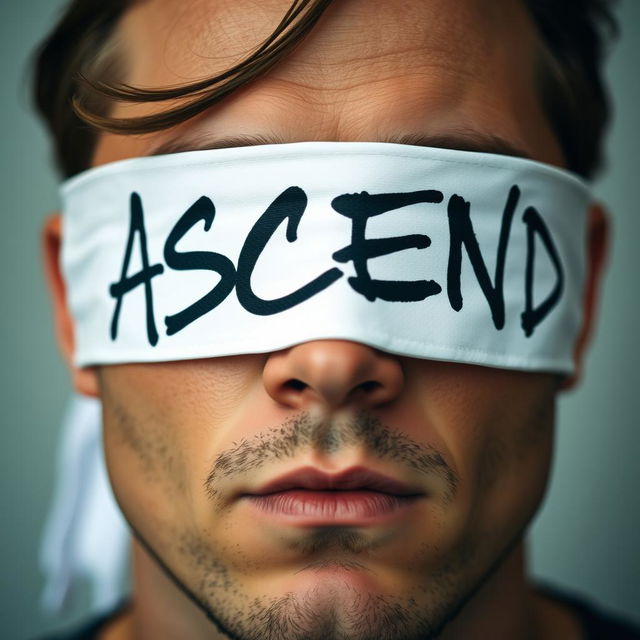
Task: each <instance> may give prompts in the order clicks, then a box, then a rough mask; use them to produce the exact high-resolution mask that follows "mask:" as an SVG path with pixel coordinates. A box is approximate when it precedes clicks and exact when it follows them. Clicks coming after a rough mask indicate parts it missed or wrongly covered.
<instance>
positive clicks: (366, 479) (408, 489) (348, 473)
mask: <svg viewBox="0 0 640 640" xmlns="http://www.w3.org/2000/svg"><path fill="white" fill-rule="evenodd" d="M290 489H307V490H312V491H331V490H333V491H349V490H350V491H357V490H360V491H377V492H379V493H387V494H389V495H395V496H415V495H421V494H422V493H423V491H421V490H420V489H418V488H416V487H412V486H410V485H408V484H405V483H404V482H401V481H399V480H395V479H394V478H390V477H389V476H386V475H384V474H382V473H378V472H377V471H372V470H371V469H367V468H365V467H351V468H350V469H345V470H344V471H341V472H338V473H326V472H325V471H321V470H320V469H316V468H315V467H303V468H301V469H295V470H294V471H291V472H289V473H285V474H284V475H282V476H280V477H278V478H275V479H274V480H271V481H270V482H267V483H266V484H265V485H263V486H261V487H260V488H258V489H257V490H255V491H252V492H251V495H259V496H261V495H267V494H270V493H278V492H280V491H288V490H290Z"/></svg>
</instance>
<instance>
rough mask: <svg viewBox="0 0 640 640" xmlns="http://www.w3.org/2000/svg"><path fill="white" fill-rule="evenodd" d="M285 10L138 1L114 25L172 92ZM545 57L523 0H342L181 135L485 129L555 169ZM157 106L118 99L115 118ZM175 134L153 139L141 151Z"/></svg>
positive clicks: (229, 58) (130, 70)
mask: <svg viewBox="0 0 640 640" xmlns="http://www.w3.org/2000/svg"><path fill="white" fill-rule="evenodd" d="M290 5H291V2H290V0H267V1H264V0H260V1H252V0H142V1H140V2H137V3H136V4H135V5H134V6H133V7H132V8H131V9H130V10H129V11H128V12H127V13H126V14H125V17H124V19H123V20H122V22H121V24H120V25H119V29H118V36H119V39H120V46H121V48H122V50H124V51H125V61H126V62H125V65H124V66H125V73H126V76H125V80H126V81H127V82H128V83H130V84H132V85H134V86H143V87H149V86H152V87H166V86H171V85H176V84H184V83H187V82H191V81H195V80H201V79H202V78H204V77H211V76H213V75H215V74H217V73H220V72H222V71H225V70H227V69H228V68H229V67H230V66H232V65H233V64H236V63H238V62H240V61H241V60H242V59H243V58H245V57H246V56H247V55H249V54H250V53H251V52H252V51H253V50H254V49H255V48H256V46H257V45H258V44H259V43H261V42H262V41H263V40H264V39H265V38H267V37H268V36H269V35H270V34H271V33H272V31H273V30H274V29H275V27H276V26H277V25H278V23H279V21H280V20H281V19H282V17H283V16H284V14H285V13H286V11H287V10H288V9H289V7H290ZM537 52H538V40H537V36H536V33H535V30H534V28H533V26H532V23H531V21H530V19H529V16H528V14H527V12H526V10H525V9H524V7H523V6H522V3H521V1H520V0H456V2H451V0H397V1H394V2H388V1H380V0H337V1H335V2H334V3H333V4H332V5H331V6H330V7H329V9H328V10H327V11H326V13H325V14H324V15H323V17H322V18H321V20H320V21H319V23H318V24H317V25H316V27H315V28H314V30H313V31H312V32H311V33H310V35H309V36H308V37H307V38H306V39H305V41H304V42H303V43H302V44H301V46H298V47H297V48H296V49H295V51H294V52H293V53H292V54H291V55H289V56H287V57H286V58H285V59H283V60H282V61H281V62H280V63H279V64H278V65H277V66H276V67H275V68H274V69H273V70H271V71H270V72H269V73H268V74H266V75H265V76H264V77H262V78H261V79H259V80H257V81H254V82H253V83H252V84H251V85H250V86H249V87H248V88H246V89H243V90H242V91H240V92H238V93H237V94H235V95H234V96H233V97H232V98H231V99H227V100H225V101H224V102H223V103H222V104H221V105H219V106H216V107H214V108H213V109H211V110H210V111H209V112H207V113H205V114H203V116H201V117H198V118H196V119H195V120H192V121H190V122H189V123H187V124H186V125H182V126H181V127H179V128H178V132H177V133H178V135H190V136H192V137H193V136H196V137H197V136H198V135H200V134H201V133H202V132H203V131H206V133H207V135H212V136H225V137H229V136H230V135H231V136H233V135H238V134H240V135H256V136H267V137H274V138H277V139H280V140H283V141H297V140H314V139H319V140H385V139H388V138H398V137H399V136H402V135H411V134H427V135H431V136H434V137H437V136H438V135H444V136H448V134H450V133H451V132H452V131H454V132H471V133H473V132H474V131H479V132H481V133H483V134H485V135H487V136H498V137H500V138H503V139H506V140H508V141H509V142H510V143H511V144H512V146H514V147H518V148H521V149H523V150H524V151H525V152H526V153H527V154H528V155H531V156H532V157H535V158H537V159H540V160H544V161H547V162H551V163H555V164H559V163H560V162H561V160H560V156H559V151H558V149H557V146H556V144H555V141H554V139H553V136H552V135H551V133H550V130H549V127H548V125H547V123H546V120H545V117H544V114H543V113H542V108H541V105H540V101H539V97H538V95H537V92H536V87H535V84H536V83H535V77H536V64H537V63H536V60H537ZM164 106H166V105H164ZM157 108H158V107H157V106H155V105H154V106H149V105H135V106H134V107H131V106H127V107H122V106H121V107H119V109H120V113H118V112H116V115H141V114H142V113H150V112H151V111H153V110H154V109H157ZM175 135H176V131H170V132H160V133H158V134H154V135H153V136H152V137H151V138H152V139H151V140H149V139H145V140H146V141H147V142H148V143H149V146H147V147H146V148H143V147H144V144H143V143H140V144H139V145H138V147H137V149H136V151H135V152H133V153H132V155H139V154H141V153H145V152H148V149H149V148H151V147H153V146H157V144H158V141H159V142H160V143H162V141H163V139H166V138H167V137H171V136H173V137H175ZM145 144H146V143H145ZM107 146H109V145H107ZM133 146H135V145H133ZM129 148H132V145H131V144H129ZM99 151H100V148H99ZM110 159H111V158H110Z"/></svg>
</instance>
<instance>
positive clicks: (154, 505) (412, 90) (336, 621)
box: [45, 0, 606, 640]
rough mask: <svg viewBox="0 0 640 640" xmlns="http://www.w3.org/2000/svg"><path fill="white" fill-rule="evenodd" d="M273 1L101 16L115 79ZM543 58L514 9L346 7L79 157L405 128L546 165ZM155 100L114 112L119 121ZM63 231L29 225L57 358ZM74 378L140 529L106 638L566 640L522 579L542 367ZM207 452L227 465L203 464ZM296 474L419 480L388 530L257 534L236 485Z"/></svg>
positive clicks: (544, 476)
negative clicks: (298, 38)
mask: <svg viewBox="0 0 640 640" xmlns="http://www.w3.org/2000/svg"><path fill="white" fill-rule="evenodd" d="M287 7H288V2H287V1H286V0H273V1H268V2H262V1H261V2H260V3H255V2H250V1H249V0H233V2H231V1H224V0H189V1H186V0H185V1H183V2H171V1H169V0H146V1H145V2H141V3H139V4H137V5H136V6H135V8H133V9H130V10H129V11H128V12H127V13H126V15H125V17H124V19H123V21H122V22H121V24H120V25H119V26H118V29H117V36H118V38H117V46H118V47H119V48H120V49H121V51H122V52H123V55H124V58H123V59H124V62H125V64H124V68H125V70H126V78H125V79H126V81H127V82H130V83H131V84H134V85H144V86H167V85H171V84H175V83H181V82H185V81H189V80H194V79H197V78H200V77H202V76H205V75H212V74H213V73H215V72H217V71H221V70H223V69H225V68H227V67H228V66H230V65H231V64H233V63H234V62H236V61H237V60H238V59H240V58H241V57H242V56H243V55H244V54H245V53H246V52H247V51H248V50H249V49H250V48H251V47H253V46H255V44H256V43H257V42H259V41H260V40H261V39H263V38H264V37H266V36H267V35H269V33H270V32H271V30H272V29H273V27H274V26H275V25H276V24H277V22H278V20H279V19H280V17H281V16H282V14H283V13H284V12H285V10H286V8H287ZM539 59H540V44H539V41H538V39H537V36H536V33H535V31H534V28H533V26H532V24H531V22H530V20H529V17H528V15H527V13H526V11H525V10H524V8H523V7H522V6H521V4H520V2H518V1H517V0H491V1H489V2H487V1H486V0H482V1H480V0H458V1H457V2H455V3H452V2H449V1H448V0H428V1H427V0H420V1H418V0H415V1H406V2H393V3H390V2H382V1H377V0H344V1H342V2H338V3H336V5H335V6H332V7H331V8H330V10H329V11H328V12H327V13H326V15H325V16H324V17H323V19H322V21H321V22H320V23H319V25H318V28H317V29H316V30H314V31H313V32H312V34H311V36H310V37H309V38H308V39H307V40H306V41H305V42H304V43H303V44H302V45H301V46H300V47H299V48H298V49H296V51H295V53H294V55H293V56H291V57H290V58H288V59H287V60H286V61H284V62H283V63H282V64H280V65H279V66H278V67H277V68H276V69H275V70H273V71H272V72H271V73H270V74H269V75H268V76H265V77H264V78H263V79H261V80H259V81H257V82H255V83H254V84H252V85H251V86H249V87H247V88H245V89H243V90H242V91H240V92H238V93H237V94H236V95H234V96H233V97H232V98H230V99H227V100H226V101H225V102H224V103H223V104H221V105H219V106H217V107H215V108H213V109H211V110H209V111H207V112H206V113H204V114H202V115H201V116H199V117H197V118H195V119H193V120H191V121H189V122H188V123H185V124H183V125H180V126H179V127H175V128H173V129H171V130H168V131H162V132H158V133H154V134H150V135H147V136H128V137H125V136H116V135H113V134H101V135H100V138H99V143H98V147H97V150H96V153H95V158H94V163H93V164H94V165H95V166H98V165H101V164H104V163H107V162H112V161H114V160H119V159H123V158H126V157H135V156H142V155H148V154H150V153H153V152H154V151H155V150H156V149H157V148H158V147H159V146H162V145H166V144H171V145H173V146H174V147H182V148H193V147H194V146H196V145H199V144H202V143H203V141H210V140H213V139H215V138H221V137H228V136H235V135H246V134H249V135H258V136H276V137H277V138H279V139H281V140H282V141H287V142H288V141H300V140H367V141H371V140H384V139H387V138H389V137H392V136H393V137H398V136H401V135H407V134H421V135H428V136H434V137H440V138H453V139H455V140H457V141H458V143H459V144H458V146H460V147H469V146H471V147H474V145H475V146H477V145H476V144H475V143H474V138H475V137H476V136H477V134H484V135H491V136H499V137H500V138H502V139H503V140H505V141H507V142H508V143H509V144H511V145H512V146H513V147H515V148H518V149H520V150H522V151H523V152H524V153H526V154H527V155H529V156H530V157H532V158H534V159H537V160H540V161H543V162H547V163H550V164H554V165H557V166H563V162H564V160H563V157H562V153H561V151H560V149H559V146H558V144H557V141H556V139H555V137H554V135H553V132H552V131H551V129H550V126H549V124H548V122H547V120H546V118H545V115H544V113H543V110H542V106H541V104H540V100H539V97H538V95H537V92H536V83H535V78H536V77H537V73H538V64H539ZM154 108H157V107H153V106H151V107H150V106H149V105H135V106H133V107H132V106H126V107H125V106H122V105H120V106H118V107H116V113H119V114H122V115H139V114H142V113H149V112H151V110H152V109H154ZM590 216H591V217H590V225H589V228H590V236H589V248H590V251H589V256H590V263H591V269H590V271H589V282H588V286H587V295H586V297H585V327H584V330H583V334H582V336H581V339H580V341H579V347H578V349H577V351H576V359H577V360H580V358H581V356H582V351H583V349H584V345H585V343H586V336H587V334H588V333H589V328H590V324H591V317H592V314H593V306H594V304H595V298H596V296H595V292H596V288H597V286H596V285H597V280H598V274H599V272H600V267H601V263H602V254H603V246H604V241H605V234H606V226H605V223H604V220H603V216H602V212H601V210H600V209H598V208H594V209H592V211H591V214H590ZM59 243H60V229H59V222H58V221H57V220H53V221H51V222H50V223H49V225H48V227H47V230H46V233H45V248H46V253H47V256H48V264H49V281H50V284H51V289H52V291H53V296H54V304H55V309H56V319H57V326H58V335H59V339H60V342H61V344H62V347H63V350H64V352H65V354H66V355H67V357H68V358H69V359H71V356H72V354H73V323H72V320H71V318H70V317H69V314H68V312H67V309H66V307H65V303H64V285H63V284H62V280H61V277H60V274H59V272H58V271H57V253H58V250H59ZM72 373H73V376H74V382H75V385H76V387H77V388H78V389H79V390H80V391H81V392H83V393H88V394H93V395H99V396H100V398H101V399H102V402H103V407H104V425H105V431H104V437H105V450H106V455H107V463H108V468H109V473H110V477H111V481H112V484H113V488H114V491H115V494H116V497H117V499H118V502H119V504H120V506H121V508H122V510H123V512H124V514H125V516H126V517H127V519H128V521H129V522H130V524H131V526H132V528H133V530H134V531H135V533H136V537H137V540H138V542H137V543H136V548H135V553H134V567H135V582H136V590H135V594H136V596H135V600H134V605H133V607H132V608H131V609H130V610H129V611H128V612H127V614H126V615H123V616H121V617H120V618H119V619H118V620H116V621H115V622H114V623H113V624H112V625H111V626H109V627H107V628H106V629H105V632H104V635H103V637H106V638H140V639H142V638H154V639H157V638H160V639H163V638H185V637H188V638H196V639H197V638H211V639H216V638H224V637H232V638H239V639H241V640H258V639H259V638H260V639H274V640H275V639H280V638H281V639H282V640H285V639H287V640H297V639H300V640H302V639H305V640H315V639H320V638H323V639H324V640H343V639H347V638H349V639H351V640H369V639H373V638H377V639H385V640H386V639H389V640H400V639H402V640H418V639H423V638H429V637H435V636H436V635H437V634H438V633H440V635H438V637H440V638H444V639H445V640H449V639H457V638H464V639H465V640H473V639H475V638H478V639H480V638H487V637H491V638H505V639H507V638H514V639H515V638H555V637H557V638H564V639H567V638H578V637H580V632H579V629H578V626H577V622H576V621H575V620H574V619H573V617H572V615H571V613H570V612H568V611H565V610H563V609H562V608H561V607H560V606H558V605H557V604H555V603H553V602H551V601H548V600H545V599H543V598H542V597H541V596H539V595H537V594H535V592H534V591H533V590H532V589H531V587H530V586H529V585H528V583H527V580H526V577H525V554H524V548H523V541H522V539H523V533H524V531H525V530H526V527H527V525H528V523H529V522H530V520H531V518H532V517H533V515H534V514H535V512H536V511H537V509H538V507H539V505H540V502H541V500H542V497H543V495H544V491H545V488H546V484H547V480H548V472H549V466H550V460H551V454H552V440H553V429H554V405H555V401H556V397H557V393H558V389H559V386H560V381H559V379H558V378H557V377H556V376H554V375H551V374H545V373H522V372H515V371H507V370H500V369H489V368H484V367H479V366H469V365H463V364H455V363H445V362H432V361H428V360H417V359H412V358H405V357H397V356H393V355H389V354H385V353H383V352H380V351H377V350H374V349H372V348H369V347H367V346H365V345H362V344H357V343H351V342H346V341H331V340H323V341H313V342H307V343H304V344H300V345H296V346H294V347H292V348H290V349H287V350H284V351H279V352H276V353H271V354H266V355H248V356H236V357H228V358H215V359H207V360H198V361H189V362H168V363H155V364H127V365H115V366H105V367H99V368H95V369H90V370H89V369H85V370H76V369H73V367H72ZM292 380H296V381H300V382H302V383H303V384H296V385H292V384H291V381H292ZM371 383H375V384H371ZM372 434H373V435H377V436H380V437H378V438H377V439H376V438H373V437H372ZM240 442H246V443H248V445H249V447H248V454H247V457H246V460H245V462H246V464H245V465H244V466H243V465H240V464H239V461H238V459H237V457H235V458H234V450H235V449H236V447H237V445H238V443H240ZM292 443H293V444H292ZM401 445H404V446H405V449H402V448H401ZM406 445H411V447H413V450H414V451H418V452H420V453H421V454H423V455H426V456H431V458H429V459H431V460H433V459H435V457H436V456H437V457H438V459H439V460H440V461H441V463H440V464H439V466H434V465H432V466H430V467H428V468H427V470H426V471H425V470H424V469H422V470H421V469H420V468H419V465H418V464H417V462H416V457H415V456H413V457H412V456H407V455H403V454H402V451H405V450H406ZM265 452H270V453H266V454H265ZM225 459H226V460H231V463H232V464H231V472H230V473H229V474H227V475H224V474H221V473H217V474H216V473H215V471H214V473H213V474H212V470H215V469H216V463H218V468H219V466H220V463H221V461H223V460H225ZM305 464H310V465H313V466H316V467H318V468H322V469H324V470H327V471H332V470H338V469H344V468H346V467H349V466H352V465H356V464H363V465H365V466H368V467H370V468H373V469H376V470H378V471H381V472H384V473H386V474H388V475H391V476H393V477H395V478H398V479H400V480H404V481H406V482H410V483H412V484H415V485H417V486H419V487H420V488H421V489H422V490H424V492H425V493H427V494H428V499H425V500H423V501H422V502H421V504H420V506H419V507H417V508H416V509H414V510H413V511H412V512H411V515H410V516H408V517H407V518H406V519H404V520H402V521H400V522H399V523H398V522H397V523H393V524H391V525H384V526H375V527H365V528H357V529H356V528H349V527H327V528H324V529H322V530H319V528H314V529H309V528H306V529H295V530H293V529H290V528H283V527H281V526H275V525H265V526H260V527H257V526H256V521H255V518H254V517H253V514H252V512H251V511H250V510H249V509H248V508H247V506H246V504H244V503H243V502H242V501H238V500H237V499H236V498H235V496H236V495H237V492H238V491H242V490H246V489H247V488H251V487H256V486H258V485H260V484H262V483H264V482H265V481H267V480H269V479H272V478H274V477H276V476H279V475H281V474H282V473H284V472H286V471H289V470H291V469H294V468H297V467H300V466H302V465H305ZM208 478H209V480H208V481H207V479H208ZM203 613H205V614H206V615H207V616H208V618H207V617H205V615H203ZM212 622H213V624H212ZM225 634H227V635H225Z"/></svg>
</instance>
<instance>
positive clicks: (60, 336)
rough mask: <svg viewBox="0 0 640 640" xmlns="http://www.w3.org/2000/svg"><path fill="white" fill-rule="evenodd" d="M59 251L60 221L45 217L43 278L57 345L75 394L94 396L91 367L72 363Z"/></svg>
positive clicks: (72, 346)
mask: <svg viewBox="0 0 640 640" xmlns="http://www.w3.org/2000/svg"><path fill="white" fill-rule="evenodd" d="M61 248H62V220H61V217H60V215H59V214H55V215H52V216H50V217H49V218H47V220H46V221H45V223H44V227H43V229H42V253H43V258H44V270H45V276H46V279H47V285H48V288H49V293H50V295H51V301H52V303H53V316H54V321H55V328H56V338H57V341H58V346H59V347H60V350H61V351H62V354H63V355H64V358H65V360H66V362H67V366H68V368H69V371H70V372H71V378H72V381H73V386H74V388H75V390H76V391H77V392H78V393H81V394H83V395H87V396H97V395H98V384H97V379H96V374H95V371H94V370H93V369H91V368H88V367H87V368H79V367H76V366H75V364H74V363H73V357H74V351H75V341H74V325H73V318H72V316H71V312H70V310H69V307H68V305H67V296H66V287H65V283H64V278H63V276H62V270H61V268H60V250H61Z"/></svg>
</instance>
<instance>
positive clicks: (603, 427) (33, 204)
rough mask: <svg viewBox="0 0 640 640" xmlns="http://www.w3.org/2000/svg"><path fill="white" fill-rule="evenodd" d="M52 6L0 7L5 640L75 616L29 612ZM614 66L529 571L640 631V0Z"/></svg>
mask: <svg viewBox="0 0 640 640" xmlns="http://www.w3.org/2000/svg"><path fill="white" fill-rule="evenodd" d="M63 4H64V3H63V2H62V1H61V0H29V2H8V0H2V2H1V3H0V65H2V66H1V73H0V77H1V78H2V81H3V83H4V86H3V90H2V104H1V105H0V118H1V121H2V125H3V130H2V138H1V148H0V154H1V163H2V165H1V169H2V170H1V173H0V182H1V188H0V196H1V198H2V222H1V225H2V226H1V228H2V234H1V235H0V248H1V250H0V274H1V280H0V286H1V291H0V296H1V298H0V300H2V303H1V307H0V309H1V311H0V339H1V341H2V342H1V350H0V358H2V367H1V370H0V376H1V378H0V380H1V382H0V394H1V395H0V415H1V416H2V418H1V419H2V446H1V448H0V455H1V465H0V474H1V476H0V491H1V495H0V498H1V502H0V506H1V513H2V516H1V520H0V522H1V525H0V536H1V537H0V562H1V574H0V581H1V582H0V637H1V638H3V639H14V638H15V639H18V640H24V639H26V638H30V637H33V636H34V635H36V634H40V633H42V632H43V631H46V630H49V629H54V628H59V627H60V626H64V625H65V624H67V623H69V622H74V621H76V620H78V619H79V617H81V616H82V614H83V611H84V607H85V606H86V603H83V602H77V603H76V604H75V606H74V607H73V608H72V610H71V611H70V612H68V613H67V614H66V615H65V616H64V617H60V618H56V619H52V618H47V617H45V616H44V615H43V614H41V613H40V612H39V610H38V606H37V601H38V597H39V591H40V589H41V586H42V578H41V576H40V573H39V570H38V565H37V548H38V542H39V536H40V531H41V528H42V524H43V520H44V517H45V514H46V510H47V506H48V501H49V499H50V493H51V486H52V477H53V452H54V450H55V446H56V434H57V430H58V425H59V421H60V417H61V414H62V410H63V406H64V403H65V399H66V397H67V394H68V389H69V386H68V378H67V374H66V371H65V369H64V367H63V365H62V363H61V360H60V358H59V357H58V353H57V350H56V347H55V343H54V339H53V332H52V329H51V323H50V316H49V306H48V301H47V297H46V293H45V289H44V284H43V279H42V275H41V272H42V269H41V260H40V255H39V230H40V226H41V223H42V220H43V217H44V215H45V214H46V213H47V212H50V211H52V210H53V209H55V207H56V202H57V196H56V178H55V175H54V173H53V170H52V166H51V163H50V161H49V151H48V147H47V141H46V138H45V135H44V132H43V130H42V128H41V127H40V126H39V125H38V124H37V123H36V121H35V119H34V117H33V116H32V114H31V112H30V109H29V106H28V100H27V97H26V94H27V91H26V81H25V75H26V74H25V63H26V60H27V57H28V55H29V53H30V51H31V50H32V48H33V46H34V44H35V43H36V42H38V41H39V39H40V38H41V37H42V35H43V34H44V33H45V32H46V30H47V29H48V28H50V26H51V24H52V20H53V17H54V15H56V13H57V11H58V10H59V7H61V6H62V5H63ZM620 21H621V25H622V30H623V35H622V39H621V41H620V42H619V44H618V47H617V48H616V49H615V52H614V55H613V56H612V57H611V59H610V64H609V67H608V70H609V78H610V81H611V83H612V87H613V95H614V99H615V102H616V104H617V114H616V119H615V123H614V126H613V129H612V132H611V133H612V135H611V137H610V144H609V159H610V162H609V164H610V170H609V171H608V172H607V174H606V175H605V177H604V178H603V179H602V180H600V182H599V184H598V186H597V193H598V194H599V196H600V197H601V198H602V200H603V201H604V202H606V203H607V205H608V207H609V209H610V210H611V212H612V213H613V216H614V242H613V255H612V259H611V263H610V269H609V273H608V278H607V282H606V285H607V286H606V293H605V295H604V298H603V300H602V315H601V321H600V326H599V330H598V338H597V341H596V344H595V346H594V348H593V350H592V352H591V355H590V357H589V360H588V367H587V375H586V378H585V379H584V381H583V383H582V385H581V387H580V388H579V390H578V391H576V392H573V393H571V394H567V395H566V396H565V397H563V398H562V399H561V403H560V416H559V429H558V438H557V440H558V450H557V454H556V461H555V467H554V476H553V481H552V486H551V490H550V492H549V495H548V498H547V500H546V503H545V506H544V508H543V510H542V511H541V513H540V514H539V516H538V518H537V520H536V522H535V525H534V528H533V534H532V536H531V550H532V569H533V571H534V573H535V574H536V575H537V576H541V577H544V578H545V579H547V580H549V581H551V582H553V583H556V584H561V585H564V586H568V587H571V588H573V589H575V590H578V591H579V592H582V593H585V594H588V595H590V596H592V597H593V598H595V599H596V600H598V601H600V602H601V603H602V604H604V605H606V606H607V607H609V608H611V609H613V610H615V611H618V612H622V613H625V614H626V615H627V616H629V617H631V618H632V619H634V620H636V621H638V622H639V623H640V536H639V534H638V531H639V529H640V508H639V503H640V500H639V497H638V495H639V493H640V466H639V465H638V462H637V458H638V455H639V454H640V429H638V415H639V414H640V389H639V388H638V386H639V385H638V382H640V377H639V375H638V370H637V364H636V359H637V358H638V356H640V349H639V348H638V347H639V338H638V313H639V312H640V304H639V303H638V297H639V296H640V293H639V291H640V288H639V287H638V279H639V276H640V270H639V266H640V259H639V258H638V251H637V248H636V247H637V244H638V241H639V239H640V216H639V212H638V211H637V210H636V209H637V203H638V196H637V190H638V187H639V182H640V177H639V176H638V160H637V154H638V142H639V140H638V124H639V122H638V113H639V110H640V93H639V92H640V81H639V72H638V68H639V66H640V1H639V0H626V2H624V3H623V4H622V6H621V11H620Z"/></svg>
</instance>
